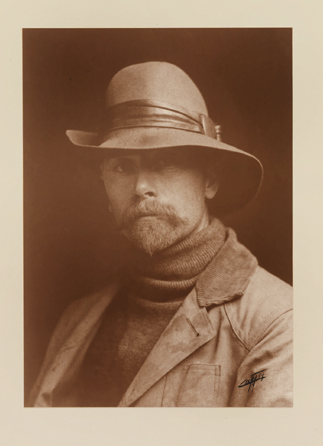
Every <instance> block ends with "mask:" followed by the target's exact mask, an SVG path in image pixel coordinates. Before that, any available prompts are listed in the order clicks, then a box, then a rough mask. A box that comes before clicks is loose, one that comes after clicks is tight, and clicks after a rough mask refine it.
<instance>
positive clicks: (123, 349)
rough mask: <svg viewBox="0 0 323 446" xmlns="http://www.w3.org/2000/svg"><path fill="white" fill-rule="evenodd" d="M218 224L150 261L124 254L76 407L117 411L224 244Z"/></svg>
mask: <svg viewBox="0 0 323 446" xmlns="http://www.w3.org/2000/svg"><path fill="white" fill-rule="evenodd" d="M225 236H226V231H225V228H224V226H223V225H222V223H221V222H220V221H219V220H217V219H213V220H212V221H211V223H210V225H209V226H208V227H206V228H205V229H203V230H202V231H200V232H198V233H195V234H192V235H190V236H189V237H187V238H186V239H184V240H182V241H180V242H178V243H176V244H175V245H173V246H171V247H170V248H168V249H166V250H164V251H162V252H159V253H156V254H154V255H153V256H149V255H148V254H145V253H143V252H141V251H139V250H136V249H134V248H131V249H129V252H128V262H127V265H126V267H125V268H124V271H123V275H122V283H123V285H122V287H121V289H120V291H119V293H118V295H117V297H116V298H115V299H114V301H113V302H112V303H111V305H110V306H109V307H108V309H107V311H106V314H105V316H104V319H103V322H102V324H101V327H100V329H99V331H98V333H97V335H96V336H95V338H94V340H93V342H92V344H91V345H90V348H89V350H88V352H87V354H86V356H85V359H84V363H83V366H82V368H81V371H80V376H79V382H78V386H79V406H81V407H116V406H117V405H118V403H119V402H120V400H121V398H122V396H123V394H124V393H125V391H126V390H127V388H128V387H129V385H130V384H131V382H132V380H133V379H134V377H135V376H136V374H137V373H138V371H139V369H140V368H141V366H142V364H143V363H144V362H145V360H146V358H147V356H148V355H149V353H150V351H151V350H152V349H153V347H154V345H155V344H156V342H157V341H158V339H159V338H160V336H161V334H162V333H163V331H164V330H165V328H166V327H167V325H168V324H169V322H170V320H171V319H172V317H173V316H174V315H175V313H176V312H177V310H178V309H179V307H180V306H181V304H182V302H183V300H184V299H185V297H186V296H187V294H188V293H189V292H190V291H191V289H192V288H193V287H194V286H195V284H196V281H197V279H198V276H199V274H201V272H203V271H204V270H205V269H206V267H207V266H208V265H209V264H210V262H211V261H212V259H213V258H214V257H215V256H216V254H217V253H218V252H219V250H220V249H221V247H222V245H223V243H224V241H225Z"/></svg>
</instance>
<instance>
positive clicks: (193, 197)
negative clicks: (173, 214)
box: [167, 171, 205, 214]
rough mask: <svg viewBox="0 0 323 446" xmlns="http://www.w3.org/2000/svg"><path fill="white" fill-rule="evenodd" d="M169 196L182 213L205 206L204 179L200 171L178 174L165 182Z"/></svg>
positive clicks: (198, 209)
mask: <svg viewBox="0 0 323 446" xmlns="http://www.w3.org/2000/svg"><path fill="white" fill-rule="evenodd" d="M167 184H168V191H169V198H170V200H171V201H173V203H174V204H175V203H176V207H177V208H178V209H179V210H181V211H182V213H183V214H184V213H185V214H188V213H189V214H190V213H192V212H194V213H196V212H199V211H200V210H201V209H204V207H205V179H204V176H203V175H202V174H201V173H200V172H195V171H192V172H188V173H186V174H183V175H178V176H177V177H175V178H173V179H172V180H171V179H169V181H168V182H167Z"/></svg>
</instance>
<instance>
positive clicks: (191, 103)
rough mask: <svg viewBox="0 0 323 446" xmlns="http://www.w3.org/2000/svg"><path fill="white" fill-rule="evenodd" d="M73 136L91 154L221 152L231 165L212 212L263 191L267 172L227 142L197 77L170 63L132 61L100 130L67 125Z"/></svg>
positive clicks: (118, 79)
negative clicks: (180, 150) (117, 151)
mask: <svg viewBox="0 0 323 446" xmlns="http://www.w3.org/2000/svg"><path fill="white" fill-rule="evenodd" d="M66 134H67V136H68V138H69V139H70V141H71V142H72V143H73V144H74V145H76V146H78V147H84V148H86V152H88V153H90V154H92V153H93V154H94V153H96V154H98V153H101V154H102V155H104V153H105V152H106V151H107V150H111V149H120V150H121V149H131V150H138V149H140V150H143V149H160V148H166V147H174V149H176V148H177V147H187V146H195V147H198V148H199V149H200V150H201V156H203V153H204V151H205V149H209V150H212V149H213V150H214V151H217V153H221V154H222V155H223V157H222V158H223V160H224V164H225V170H224V174H223V175H222V177H221V182H220V186H219V189H218V192H217V194H216V196H215V197H214V199H213V200H212V202H211V203H210V211H213V212H215V213H217V215H219V214H224V213H229V212H232V211H234V210H236V209H238V208H241V207H242V206H244V205H245V204H247V203H248V202H249V201H250V200H251V199H252V198H253V197H254V196H255V195H256V193H257V192H258V190H259V187H260V184H261V181H262V175H263V168H262V165H261V163H260V161H259V160H258V159H257V158H255V157H254V156H253V155H251V154H249V153H247V152H244V151H242V150H239V149H237V148H235V147H232V146H230V145H228V144H225V143H224V142H222V141H221V127H220V125H217V124H215V123H214V122H213V121H212V119H211V118H210V117H209V116H208V111H207V108H206V105H205V101H204V99H203V97H202V95H201V93H200V91H199V89H198V88H197V86H196V85H195V84H194V82H193V81H192V80H191V78H190V77H189V76H188V75H187V74H186V73H185V72H184V71H183V70H181V69H180V68H178V67H177V66H175V65H173V64H170V63H166V62H147V63H142V64H137V65H131V66H128V67H126V68H123V69H122V70H121V71H119V72H118V73H117V74H116V75H115V76H114V77H113V78H112V80H111V82H110V84H109V86H108V88H107V90H106V93H105V110H104V116H103V118H102V123H101V128H100V131H99V132H97V133H92V132H85V131H80V130H67V132H66Z"/></svg>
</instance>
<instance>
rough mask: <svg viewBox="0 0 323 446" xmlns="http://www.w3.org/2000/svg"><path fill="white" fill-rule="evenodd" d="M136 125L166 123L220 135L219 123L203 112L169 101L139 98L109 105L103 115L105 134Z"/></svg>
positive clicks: (175, 126)
mask: <svg viewBox="0 0 323 446" xmlns="http://www.w3.org/2000/svg"><path fill="white" fill-rule="evenodd" d="M133 127H163V128H172V129H180V130H185V131H189V132H195V133H201V134H203V135H206V136H210V137H211V138H215V139H220V126H219V125H215V124H214V122H213V121H212V119H211V118H209V117H208V116H206V115H203V114H201V113H195V112H191V111H189V110H187V109H185V108H184V107H178V106H174V105H171V104H168V103H166V102H160V101H152V100H148V99H140V100H135V101H127V102H122V103H121V104H117V105H114V106H112V107H109V108H108V109H107V110H106V112H105V116H104V122H103V125H102V134H103V135H104V138H106V137H107V135H108V133H110V132H111V131H113V130H119V129H125V128H133Z"/></svg>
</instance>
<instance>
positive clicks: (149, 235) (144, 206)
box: [119, 200, 189, 256]
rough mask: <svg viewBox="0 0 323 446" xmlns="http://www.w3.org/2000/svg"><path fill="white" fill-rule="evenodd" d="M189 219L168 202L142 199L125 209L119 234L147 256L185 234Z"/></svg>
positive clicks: (166, 246)
mask: <svg viewBox="0 0 323 446" xmlns="http://www.w3.org/2000/svg"><path fill="white" fill-rule="evenodd" d="M188 225H189V219H187V218H186V219H185V218H182V217H180V216H179V215H178V213H177V211H176V209H175V207H174V206H173V205H171V204H165V203H159V202H158V201H155V200H153V201H149V200H148V201H143V202H141V203H139V204H138V205H135V206H132V207H130V208H129V209H127V210H126V211H125V212H124V214H123V215H122V221H121V224H120V225H119V229H121V232H122V234H124V235H125V236H126V237H127V239H128V240H129V241H130V242H132V243H133V244H134V245H135V246H136V247H137V248H139V249H140V250H142V251H144V252H146V253H147V254H149V255H150V256H152V255H153V254H154V253H156V252H158V251H162V250H163V249H166V248H168V247H169V246H171V245H173V244H174V243H175V242H177V241H178V240H179V239H180V238H183V237H184V236H185V235H186V231H187V227H188Z"/></svg>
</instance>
